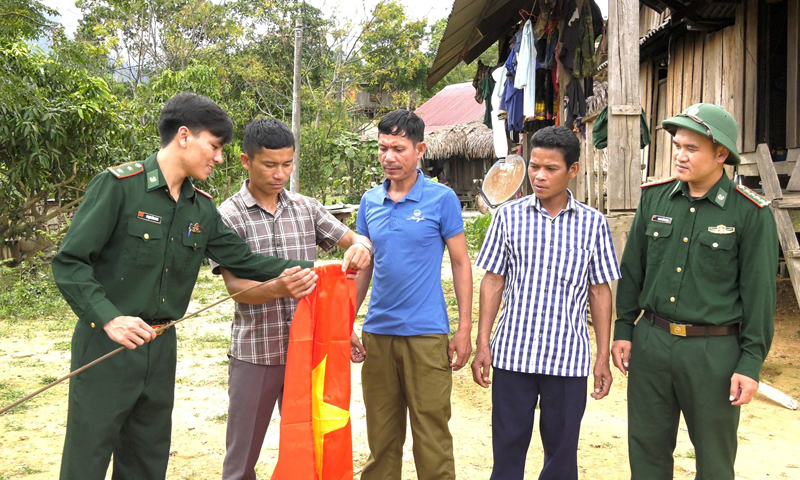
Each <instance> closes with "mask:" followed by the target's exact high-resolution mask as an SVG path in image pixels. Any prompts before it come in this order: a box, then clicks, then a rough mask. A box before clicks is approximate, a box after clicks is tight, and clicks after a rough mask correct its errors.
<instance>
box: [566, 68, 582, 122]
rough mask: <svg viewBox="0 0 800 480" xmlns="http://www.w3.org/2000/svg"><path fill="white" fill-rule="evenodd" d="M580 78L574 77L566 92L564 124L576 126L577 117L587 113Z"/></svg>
mask: <svg viewBox="0 0 800 480" xmlns="http://www.w3.org/2000/svg"><path fill="white" fill-rule="evenodd" d="M581 83H583V82H581V81H580V80H578V79H577V78H573V79H572V80H571V81H570V82H569V85H567V91H566V93H565V94H564V104H565V105H564V126H565V127H567V128H574V122H575V119H577V118H580V117H582V116H584V115H586V97H585V95H584V93H583V87H582V86H581Z"/></svg>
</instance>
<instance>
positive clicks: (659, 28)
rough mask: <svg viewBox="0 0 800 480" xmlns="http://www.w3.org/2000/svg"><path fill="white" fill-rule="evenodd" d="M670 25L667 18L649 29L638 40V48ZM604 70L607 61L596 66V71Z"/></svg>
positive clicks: (669, 19)
mask: <svg viewBox="0 0 800 480" xmlns="http://www.w3.org/2000/svg"><path fill="white" fill-rule="evenodd" d="M670 25H672V17H667V19H666V20H664V22H663V23H661V25H659V26H657V27H655V28H652V29H650V31H649V32H647V33H645V34H644V35H643V36H642V37H640V38H639V48H640V49H641V48H642V47H644V46H646V45H647V44H648V43H649V42H650V40H652V39H653V38H655V37H656V36H657V35H658V34H659V33H661V32H663V31H665V30H666V29H667V28H669V26H670ZM606 68H608V60H606V61H605V62H603V63H601V64H600V65H598V66H597V71H598V72H601V71H603V70H605V69H606Z"/></svg>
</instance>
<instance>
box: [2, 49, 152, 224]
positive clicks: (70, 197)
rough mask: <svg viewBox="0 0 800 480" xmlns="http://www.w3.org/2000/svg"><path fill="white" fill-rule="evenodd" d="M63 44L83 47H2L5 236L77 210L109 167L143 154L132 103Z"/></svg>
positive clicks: (3, 213) (3, 219) (3, 207)
mask: <svg viewBox="0 0 800 480" xmlns="http://www.w3.org/2000/svg"><path fill="white" fill-rule="evenodd" d="M62 47H63V48H64V49H67V48H69V49H70V51H71V54H74V52H75V51H76V50H80V49H81V48H82V47H81V46H79V45H77V44H74V43H71V42H69V41H66V40H64V41H63V42H61V43H59V44H58V45H55V46H54V49H53V50H52V51H49V52H44V51H42V50H41V49H39V48H38V47H34V46H31V45H29V44H27V43H25V42H22V41H17V42H11V43H9V42H0V74H2V79H3V80H5V81H4V82H0V190H1V191H3V193H4V197H5V201H4V202H3V203H2V205H0V238H6V239H8V238H15V237H26V238H27V237H31V236H34V235H35V233H36V232H37V231H39V230H43V229H44V226H45V225H47V224H48V222H49V221H50V220H52V219H55V218H57V217H59V216H62V215H64V214H67V213H69V212H70V211H72V210H74V208H76V206H77V204H78V202H79V200H80V198H82V191H83V190H84V189H85V187H86V185H87V184H88V182H89V180H90V179H91V178H92V176H94V175H95V174H96V173H98V172H99V171H100V170H101V169H102V168H103V167H104V166H108V165H110V164H112V163H114V162H121V161H125V160H127V159H129V158H130V155H131V154H132V153H133V154H135V153H138V152H137V150H138V148H137V147H138V145H137V140H138V136H137V135H135V134H132V133H131V131H132V130H133V129H134V128H135V127H134V126H132V124H134V123H135V122H133V121H131V120H130V119H129V118H127V116H126V112H125V103H126V102H125V101H124V100H123V99H120V98H118V97H116V96H115V95H114V94H113V93H112V92H111V89H110V88H109V85H108V83H107V82H106V80H105V79H104V78H101V77H98V76H95V75H94V74H93V73H91V72H90V71H88V70H86V69H83V68H79V67H76V66H75V65H73V64H72V63H71V62H70V61H64V60H63V59H62V58H61V53H62V52H63V51H64V50H62Z"/></svg>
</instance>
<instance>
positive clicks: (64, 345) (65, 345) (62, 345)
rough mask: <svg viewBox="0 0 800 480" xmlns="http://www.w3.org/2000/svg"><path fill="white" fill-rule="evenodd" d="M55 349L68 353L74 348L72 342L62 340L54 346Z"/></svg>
mask: <svg viewBox="0 0 800 480" xmlns="http://www.w3.org/2000/svg"><path fill="white" fill-rule="evenodd" d="M53 348H54V349H55V350H60V351H62V352H68V351H69V350H70V349H71V348H72V341H71V340H62V341H60V342H56V343H54V344H53Z"/></svg>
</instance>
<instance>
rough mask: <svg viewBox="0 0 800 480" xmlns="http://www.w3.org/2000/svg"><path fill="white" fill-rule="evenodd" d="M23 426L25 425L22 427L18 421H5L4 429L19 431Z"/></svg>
mask: <svg viewBox="0 0 800 480" xmlns="http://www.w3.org/2000/svg"><path fill="white" fill-rule="evenodd" d="M24 428H25V427H23V426H22V425H20V424H19V423H16V422H8V423H6V431H8V432H19V431H22V430H23V429H24Z"/></svg>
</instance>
